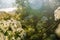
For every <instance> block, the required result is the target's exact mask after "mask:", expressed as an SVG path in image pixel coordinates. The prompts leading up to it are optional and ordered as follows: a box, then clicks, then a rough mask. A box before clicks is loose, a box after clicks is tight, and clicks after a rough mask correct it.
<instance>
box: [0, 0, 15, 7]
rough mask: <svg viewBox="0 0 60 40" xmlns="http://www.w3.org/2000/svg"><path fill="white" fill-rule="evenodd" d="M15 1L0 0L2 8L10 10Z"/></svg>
mask: <svg viewBox="0 0 60 40" xmlns="http://www.w3.org/2000/svg"><path fill="white" fill-rule="evenodd" d="M14 4H15V0H0V8H9V7H13V6H14Z"/></svg>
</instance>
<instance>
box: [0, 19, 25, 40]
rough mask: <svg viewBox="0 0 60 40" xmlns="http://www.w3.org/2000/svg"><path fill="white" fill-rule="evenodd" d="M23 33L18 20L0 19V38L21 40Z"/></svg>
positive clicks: (3, 39) (0, 39)
mask: <svg viewBox="0 0 60 40" xmlns="http://www.w3.org/2000/svg"><path fill="white" fill-rule="evenodd" d="M24 35H25V31H24V30H23V28H22V26H21V23H20V21H16V20H14V19H12V18H11V19H10V20H7V21H6V20H0V40H21V39H22V38H23V37H24Z"/></svg>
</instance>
